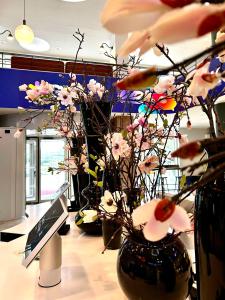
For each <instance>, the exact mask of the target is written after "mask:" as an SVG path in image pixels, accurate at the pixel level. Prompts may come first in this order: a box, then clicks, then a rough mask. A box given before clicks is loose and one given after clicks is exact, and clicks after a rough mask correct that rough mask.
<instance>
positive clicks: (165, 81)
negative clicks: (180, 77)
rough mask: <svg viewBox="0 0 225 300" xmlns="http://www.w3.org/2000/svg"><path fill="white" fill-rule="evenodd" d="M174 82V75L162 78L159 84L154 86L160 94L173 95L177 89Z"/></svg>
mask: <svg viewBox="0 0 225 300" xmlns="http://www.w3.org/2000/svg"><path fill="white" fill-rule="evenodd" d="M174 82H175V77H174V76H173V75H167V76H161V77H159V81H158V83H157V84H156V85H155V86H154V91H155V92H156V93H158V94H162V93H165V92H167V93H168V94H171V93H172V92H173V91H175V89H176V87H175V85H174Z"/></svg>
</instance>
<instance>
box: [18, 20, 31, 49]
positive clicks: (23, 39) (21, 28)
mask: <svg viewBox="0 0 225 300" xmlns="http://www.w3.org/2000/svg"><path fill="white" fill-rule="evenodd" d="M15 38H16V40H17V41H18V42H19V43H25V44H30V43H32V42H33V39H34V33H33V30H32V29H31V28H30V27H29V26H27V25H26V21H25V20H23V24H21V25H18V26H17V27H16V30H15Z"/></svg>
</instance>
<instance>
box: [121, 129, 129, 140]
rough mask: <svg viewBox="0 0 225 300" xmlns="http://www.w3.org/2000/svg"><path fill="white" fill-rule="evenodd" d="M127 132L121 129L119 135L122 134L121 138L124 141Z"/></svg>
mask: <svg viewBox="0 0 225 300" xmlns="http://www.w3.org/2000/svg"><path fill="white" fill-rule="evenodd" d="M127 133H128V132H127V130H125V129H123V130H122V131H121V134H122V136H123V138H124V139H125V138H126V137H127Z"/></svg>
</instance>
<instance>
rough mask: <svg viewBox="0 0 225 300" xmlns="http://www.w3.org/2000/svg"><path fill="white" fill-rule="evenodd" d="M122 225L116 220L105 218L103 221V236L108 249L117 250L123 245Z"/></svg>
mask: <svg viewBox="0 0 225 300" xmlns="http://www.w3.org/2000/svg"><path fill="white" fill-rule="evenodd" d="M121 233H122V228H121V225H120V224H118V223H117V222H115V221H114V220H111V219H110V220H108V219H104V220H103V221H102V236H103V242H104V246H105V247H106V249H110V250H115V249H119V248H120V246H121Z"/></svg>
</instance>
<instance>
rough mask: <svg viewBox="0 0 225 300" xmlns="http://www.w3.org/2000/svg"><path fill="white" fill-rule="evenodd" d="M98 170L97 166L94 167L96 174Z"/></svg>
mask: <svg viewBox="0 0 225 300" xmlns="http://www.w3.org/2000/svg"><path fill="white" fill-rule="evenodd" d="M97 172H98V166H96V167H95V173H96V174H97Z"/></svg>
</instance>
